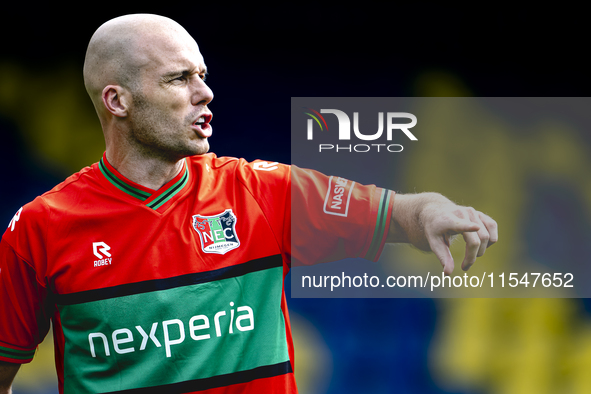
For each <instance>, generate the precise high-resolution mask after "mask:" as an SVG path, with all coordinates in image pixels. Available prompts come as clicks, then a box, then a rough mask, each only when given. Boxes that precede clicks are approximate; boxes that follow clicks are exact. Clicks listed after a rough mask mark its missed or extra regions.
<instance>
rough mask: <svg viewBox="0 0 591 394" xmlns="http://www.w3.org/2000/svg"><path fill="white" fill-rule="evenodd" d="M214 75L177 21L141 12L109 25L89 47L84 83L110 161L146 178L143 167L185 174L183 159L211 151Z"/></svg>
mask: <svg viewBox="0 0 591 394" xmlns="http://www.w3.org/2000/svg"><path fill="white" fill-rule="evenodd" d="M206 74H207V67H206V66H205V61H204V59H203V56H202V55H201V52H200V51H199V46H198V45H197V43H196V42H195V40H194V39H193V37H191V35H190V34H189V33H188V32H187V31H186V30H185V29H184V28H183V27H182V26H181V25H179V24H178V23H177V22H175V21H173V20H172V19H169V18H166V17H163V16H158V15H150V14H133V15H125V16H121V17H118V18H115V19H112V20H110V21H108V22H106V23H104V24H103V25H101V26H100V27H99V28H98V29H97V31H96V32H95V33H94V35H93V36H92V38H91V39H90V43H89V44H88V49H87V52H86V59H85V62H84V84H85V85H86V90H87V91H88V94H89V95H90V98H91V99H92V102H93V104H94V106H95V108H96V112H97V114H98V117H99V120H100V122H101V127H102V129H103V134H104V136H105V145H106V155H107V159H108V160H109V162H110V163H111V164H112V165H113V166H115V168H117V169H118V170H120V169H121V168H123V169H125V168H127V174H128V176H130V179H133V178H134V175H133V174H134V173H135V175H136V176H135V179H138V180H141V179H142V176H139V175H138V174H140V173H142V171H143V169H146V168H160V169H162V168H167V169H168V170H171V168H172V169H174V170H178V169H179V168H181V165H180V164H179V163H180V159H182V158H184V157H187V156H192V155H199V154H203V153H206V152H207V151H208V150H209V143H208V138H209V137H210V136H211V135H212V129H211V126H210V124H209V122H210V121H211V119H212V114H211V111H210V110H209V108H208V107H207V104H209V102H210V101H211V100H212V99H213V92H212V91H211V89H210V88H209V87H208V86H207V85H206V84H205V77H206ZM170 166H172V167H170ZM168 170H167V171H168ZM173 172H174V171H173ZM122 173H123V172H122ZM143 175H146V174H143ZM164 178H165V179H167V177H166V176H165V177H164ZM145 179H146V180H147V181H148V182H151V179H152V178H151V177H146V178H145ZM160 185H161V184H160Z"/></svg>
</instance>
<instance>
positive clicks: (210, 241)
mask: <svg viewBox="0 0 591 394" xmlns="http://www.w3.org/2000/svg"><path fill="white" fill-rule="evenodd" d="M193 228H194V229H195V231H197V233H198V234H199V238H200V239H201V249H202V250H203V251H204V252H205V253H217V254H225V253H226V252H228V251H230V250H232V249H236V248H237V247H239V246H240V241H239V240H238V234H236V215H234V212H232V210H231V209H226V210H225V211H224V212H222V213H220V214H217V215H213V216H202V215H193Z"/></svg>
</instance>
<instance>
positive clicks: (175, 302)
mask: <svg viewBox="0 0 591 394" xmlns="http://www.w3.org/2000/svg"><path fill="white" fill-rule="evenodd" d="M282 279H283V267H282V266H279V267H274V268H268V269H263V270H259V271H254V272H248V273H245V274H243V275H239V276H234V277H231V278H226V279H220V280H214V281H209V282H205V283H198V284H189V285H185V286H180V287H173V288H167V289H163V290H157V291H150V292H142V293H137V294H131V295H125V296H120V297H114V298H107V299H101V300H96V301H89V302H85V303H80V304H72V305H61V306H58V308H59V312H60V317H61V322H62V328H63V332H64V338H65V345H64V353H65V354H66V355H67V356H66V357H65V358H64V391H65V392H66V393H99V392H103V393H104V392H113V391H122V390H133V389H140V388H146V387H155V386H163V385H170V384H176V383H179V382H187V381H191V380H196V379H207V378H214V377H216V376H217V377H220V376H221V375H227V374H232V373H238V372H241V371H251V370H255V369H257V368H262V367H266V366H271V365H277V364H280V363H285V362H287V361H289V354H288V349H287V339H286V333H285V321H284V317H283V313H282V310H281V294H282V283H283V281H282Z"/></svg>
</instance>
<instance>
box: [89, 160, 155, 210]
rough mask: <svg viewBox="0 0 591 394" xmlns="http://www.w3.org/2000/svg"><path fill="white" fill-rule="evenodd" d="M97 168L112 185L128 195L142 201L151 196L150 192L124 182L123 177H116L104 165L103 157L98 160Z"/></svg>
mask: <svg viewBox="0 0 591 394" xmlns="http://www.w3.org/2000/svg"><path fill="white" fill-rule="evenodd" d="M99 169H100V170H101V172H102V173H103V175H104V176H105V178H107V180H108V181H109V182H111V183H112V184H113V186H115V187H116V188H117V189H119V190H121V191H124V192H125V193H127V194H129V195H130V196H133V197H135V198H138V199H140V200H142V201H145V200H147V199H148V198H150V196H151V194H150V193H148V192H146V191H143V190H140V189H138V188H136V187H134V186H132V185H130V184H129V183H127V182H125V181H124V180H123V179H121V178H118V177H117V175H115V174H114V173H113V172H111V171H110V170H109V168H108V167H107V166H106V165H105V163H104V161H103V159H101V161H100V162H99Z"/></svg>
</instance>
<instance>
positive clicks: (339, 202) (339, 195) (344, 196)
mask: <svg viewBox="0 0 591 394" xmlns="http://www.w3.org/2000/svg"><path fill="white" fill-rule="evenodd" d="M354 186H355V182H352V181H349V180H347V179H345V178H341V177H334V176H331V177H330V178H328V190H327V192H326V197H325V198H324V213H327V214H329V215H337V216H347V214H348V213H349V201H350V200H351V193H352V192H353V187H354Z"/></svg>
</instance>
